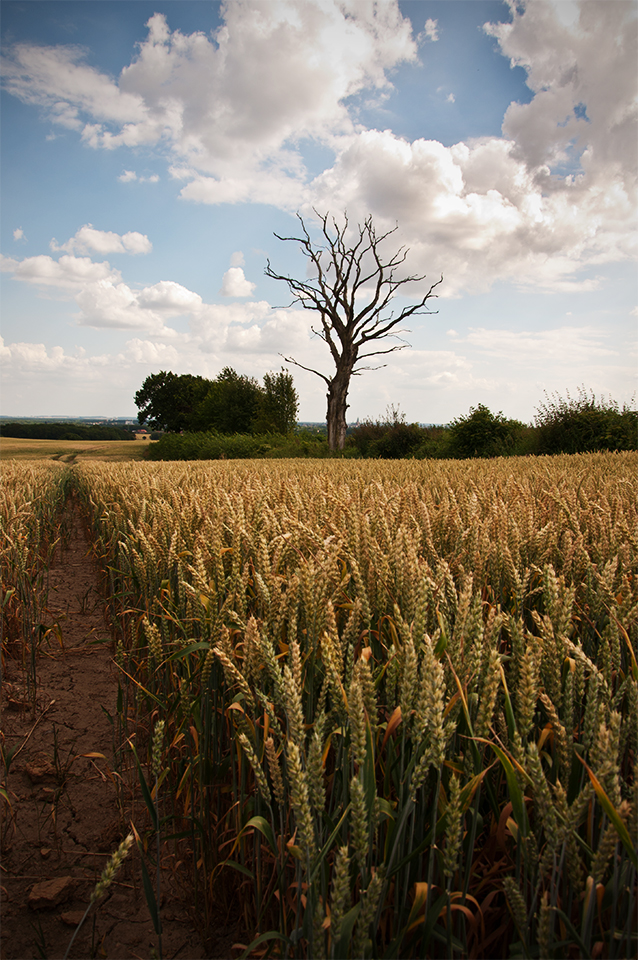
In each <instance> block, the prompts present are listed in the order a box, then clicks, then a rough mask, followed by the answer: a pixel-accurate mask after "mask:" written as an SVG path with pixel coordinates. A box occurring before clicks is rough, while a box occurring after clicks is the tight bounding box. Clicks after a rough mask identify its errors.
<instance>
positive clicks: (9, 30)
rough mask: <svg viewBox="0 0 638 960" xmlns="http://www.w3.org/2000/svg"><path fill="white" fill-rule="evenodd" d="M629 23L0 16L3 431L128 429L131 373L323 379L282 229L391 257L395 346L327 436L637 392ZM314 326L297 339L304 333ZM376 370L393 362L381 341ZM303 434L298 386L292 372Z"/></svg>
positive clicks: (364, 378)
mask: <svg viewBox="0 0 638 960" xmlns="http://www.w3.org/2000/svg"><path fill="white" fill-rule="evenodd" d="M637 10H638V7H637V6H636V4H635V3H633V2H625V0H530V2H525V0H522V2H514V0H512V2H509V0H508V2H491V0H490V2H483V0H435V2H421V0H409V2H401V0H399V2H395V0H380V2H373V0H229V2H225V3H211V2H207V0H169V2H157V3H154V2H148V0H135V2H129V0H107V2H103V0H74V2H66V0H20V2H18V0H2V3H1V14H2V20H1V28H2V91H1V97H2V103H1V107H2V113H1V124H2V155H1V172H2V178H1V193H2V195H1V200H2V221H1V224H0V249H1V250H2V256H1V259H0V269H1V279H2V318H3V319H2V339H0V359H1V363H2V368H1V369H2V394H1V401H2V406H1V413H2V414H3V415H5V416H46V415H49V416H86V417H92V416H110V417H125V416H134V415H135V414H136V412H137V409H136V407H135V403H134V395H135V391H136V390H138V389H139V388H140V386H141V384H142V382H143V381H144V379H145V378H146V377H147V376H148V375H149V374H151V373H157V372H159V371H160V370H172V371H173V372H174V373H177V374H183V373H193V374H200V375H202V376H205V377H209V378H211V379H212V378H214V377H215V376H217V374H218V373H219V372H220V371H221V370H222V369H223V368H224V367H227V366H230V367H233V368H234V369H235V370H237V371H238V372H239V373H241V374H246V375H248V376H254V377H256V378H258V379H261V378H262V377H263V375H264V373H266V372H268V371H271V370H272V371H277V370H279V369H281V367H282V365H284V360H283V359H282V356H285V357H288V358H294V360H296V361H297V363H298V364H302V365H303V366H305V367H310V368H312V369H313V370H316V371H318V372H320V373H323V374H325V375H328V376H330V375H331V373H332V371H333V367H332V365H331V364H332V361H331V358H330V355H329V353H328V349H327V347H326V345H325V343H323V342H322V341H321V340H320V339H319V338H318V337H316V336H315V335H313V332H312V329H311V327H312V323H313V317H312V315H311V312H310V311H307V310H303V309H300V307H299V306H298V305H297V306H294V305H293V306H292V307H291V306H290V294H289V291H288V288H287V286H286V285H285V284H284V283H282V282H280V281H279V282H278V281H276V280H274V279H271V278H269V277H267V276H265V274H264V270H265V267H266V265H267V262H268V260H270V262H271V264H272V267H273V269H274V270H275V271H276V272H278V273H283V274H288V275H291V276H295V277H298V278H301V279H303V278H305V277H306V276H307V273H306V271H307V267H306V260H305V258H304V257H303V255H302V253H301V251H300V249H299V245H298V244H296V243H284V242H282V241H281V240H279V239H277V237H276V236H275V234H279V235H280V236H298V235H299V229H300V224H299V221H298V220H297V216H301V217H302V219H303V221H304V222H305V224H306V226H307V228H308V231H309V233H310V235H311V237H313V238H315V239H316V238H317V237H318V234H317V226H318V221H317V215H316V214H317V212H318V213H319V214H329V216H330V217H331V218H335V220H336V221H337V222H338V223H340V224H342V223H343V217H344V214H345V213H347V217H348V222H349V224H350V225H351V228H352V229H356V225H357V223H363V221H364V220H365V218H366V217H368V216H371V217H372V218H373V222H374V224H375V228H376V230H377V232H378V233H383V232H386V231H389V230H393V229H394V228H395V227H396V230H395V232H394V233H392V234H391V235H390V236H389V237H388V238H387V239H386V240H385V241H384V245H383V248H382V251H383V252H384V253H385V255H386V257H391V256H392V255H393V254H394V253H396V251H397V250H398V249H399V248H400V247H402V246H405V248H406V249H407V251H408V252H407V259H406V265H405V270H406V276H407V275H412V276H415V275H417V276H425V279H424V280H422V281H420V282H417V283H412V284H408V285H406V286H405V287H404V288H402V289H403V291H404V296H403V297H401V298H400V299H399V300H397V304H396V305H397V306H398V307H399V308H400V307H402V306H405V305H407V304H409V303H411V302H414V300H415V299H416V298H419V297H422V296H423V294H424V293H425V291H426V290H427V289H429V287H430V285H431V284H432V283H434V282H435V281H436V280H438V279H439V278H440V277H441V276H442V277H443V282H442V283H441V284H440V285H439V286H438V287H437V288H436V292H437V294H438V296H437V299H436V300H434V299H432V300H430V301H429V302H428V305H429V306H430V307H431V310H432V311H437V312H436V313H433V314H431V315H428V316H424V315H418V316H413V317H411V318H410V321H409V323H408V324H407V329H406V331H405V332H403V333H401V340H397V341H394V342H393V344H394V345H396V346H404V348H403V349H400V350H397V351H395V352H393V353H391V354H389V355H388V356H386V357H384V358H381V359H382V360H385V366H383V367H382V368H381V369H377V370H370V371H367V372H364V373H362V375H361V376H358V377H355V378H353V380H352V384H351V389H350V394H349V410H348V420H349V422H354V421H356V420H357V419H364V418H367V417H370V418H373V419H376V418H378V417H382V416H383V415H384V412H385V411H386V409H387V408H388V407H389V406H394V407H395V408H397V407H398V408H399V409H400V411H401V412H402V413H403V414H405V416H406V417H407V419H408V420H409V421H410V422H414V421H416V422H421V423H447V422H449V421H450V420H452V419H453V418H455V417H458V416H464V415H466V414H467V413H468V411H469V409H470V407H475V406H476V405H477V404H479V403H482V404H485V405H486V406H488V407H489V408H490V409H491V410H492V411H494V412H497V411H502V412H503V413H504V414H505V415H506V416H508V417H515V418H518V419H520V420H523V421H524V422H531V421H532V420H533V418H534V416H535V413H536V411H537V408H538V406H539V404H540V403H541V402H542V401H543V399H544V397H545V395H546V394H548V395H550V396H552V395H555V394H559V395H561V396H565V395H566V392H567V391H568V392H569V393H570V394H571V395H572V396H574V395H576V394H577V391H578V389H579V387H585V388H586V389H587V390H591V391H593V392H594V393H595V394H596V395H597V396H605V397H607V396H611V397H612V398H613V399H615V400H616V401H617V402H619V403H621V404H622V403H625V402H631V398H632V396H633V395H634V393H635V391H636V385H637V379H636V374H637V371H638V362H637V358H638V350H637V347H636V331H637V320H638V310H637V302H638V301H637V296H636V294H637V271H636V209H637V207H636V178H637V173H638V162H637V160H638V158H637V144H638V138H637V135H636V115H637V112H638V110H637V102H636V101H637V96H636V95H637V74H636V62H637V54H638V51H637V49H636V48H637ZM315 322H316V321H315ZM385 345H386V346H388V345H392V343H391V342H390V341H386V342H385ZM287 368H288V369H289V370H290V372H291V373H292V374H293V376H294V380H295V385H296V387H297V390H298V392H299V396H300V410H299V415H300V419H302V420H310V421H321V420H323V419H325V412H326V397H325V391H326V386H325V383H324V381H323V380H322V379H320V378H319V377H317V376H316V375H314V374H313V373H311V372H307V371H305V370H303V369H301V367H299V366H293V365H291V364H289V365H288V367H287Z"/></svg>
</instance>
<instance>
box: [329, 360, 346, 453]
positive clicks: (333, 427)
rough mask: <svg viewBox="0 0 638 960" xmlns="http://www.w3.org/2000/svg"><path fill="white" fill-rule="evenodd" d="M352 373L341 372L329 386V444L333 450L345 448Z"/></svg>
mask: <svg viewBox="0 0 638 960" xmlns="http://www.w3.org/2000/svg"><path fill="white" fill-rule="evenodd" d="M349 386H350V375H349V374H348V373H346V372H345V371H344V372H339V373H337V375H336V376H335V377H334V378H333V380H332V381H331V383H330V386H329V388H328V413H327V415H326V422H327V424H328V446H329V447H330V449H331V450H343V448H344V446H345V443H346V429H347V423H346V410H347V409H348V404H347V398H348V387H349Z"/></svg>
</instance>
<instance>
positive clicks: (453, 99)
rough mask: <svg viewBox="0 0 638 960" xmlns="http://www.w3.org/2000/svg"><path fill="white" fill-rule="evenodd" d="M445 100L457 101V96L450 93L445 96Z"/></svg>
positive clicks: (447, 101) (448, 101) (449, 101)
mask: <svg viewBox="0 0 638 960" xmlns="http://www.w3.org/2000/svg"><path fill="white" fill-rule="evenodd" d="M445 102H446V103H456V97H455V96H454V94H453V93H448V95H447V97H446V98H445Z"/></svg>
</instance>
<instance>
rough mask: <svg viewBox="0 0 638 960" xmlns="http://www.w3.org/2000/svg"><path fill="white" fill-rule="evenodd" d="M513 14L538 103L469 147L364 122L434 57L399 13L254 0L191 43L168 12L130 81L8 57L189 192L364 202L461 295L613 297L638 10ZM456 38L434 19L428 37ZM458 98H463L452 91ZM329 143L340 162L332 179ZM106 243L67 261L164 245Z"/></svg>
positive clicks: (630, 210) (66, 117)
mask: <svg viewBox="0 0 638 960" xmlns="http://www.w3.org/2000/svg"><path fill="white" fill-rule="evenodd" d="M508 6H509V11H510V13H509V18H510V19H509V22H501V23H493V24H491V23H490V24H485V26H484V30H485V32H486V33H487V34H488V35H490V36H492V37H494V38H495V40H496V42H497V44H498V48H499V50H500V52H501V53H502V54H503V56H505V57H507V58H508V59H509V60H510V62H511V63H512V65H515V66H519V67H521V68H523V69H524V70H525V71H526V74H527V83H528V86H529V88H530V90H531V91H532V94H533V97H532V99H531V101H530V102H529V103H526V104H519V103H512V104H511V105H510V106H509V108H508V110H507V112H506V114H505V117H504V121H503V130H502V132H503V135H502V136H501V137H485V138H479V139H476V140H472V141H468V142H467V143H463V142H462V143H457V144H455V145H452V146H449V147H446V146H443V144H441V143H438V142H435V141H428V140H425V139H417V140H415V141H413V142H411V143H410V142H407V141H406V140H403V139H401V138H400V137H397V136H396V135H395V134H393V133H392V131H390V130H385V131H381V130H366V129H363V128H362V127H361V125H360V124H358V123H357V122H356V115H355V113H354V111H355V109H356V107H355V106H353V104H354V101H355V100H356V98H357V95H359V94H365V95H366V96H368V95H370V96H373V97H377V98H379V97H383V96H384V95H385V94H386V93H387V92H388V90H389V89H390V87H391V85H390V81H389V80H388V75H389V72H390V71H391V69H392V68H394V67H396V65H397V64H400V63H402V62H410V61H415V59H416V51H417V43H416V42H415V41H414V39H413V38H412V36H411V26H410V22H409V21H408V20H407V19H405V18H403V17H402V15H401V12H400V10H399V7H398V4H397V3H395V2H390V0H388V2H386V3H383V4H368V3H365V4H364V3H361V2H359V0H305V2H303V3H298V2H295V0H278V2H271V3H262V2H256V0H234V2H233V3H228V4H225V5H223V6H222V8H221V9H222V16H223V18H224V22H223V26H222V27H221V28H220V30H219V31H218V32H217V33H216V35H215V36H214V37H210V36H205V35H204V34H203V33H192V34H183V33H181V32H180V31H179V30H171V29H170V27H169V24H168V22H167V20H166V18H165V17H164V16H163V15H162V14H157V13H156V14H154V15H153V16H152V17H151V18H150V20H149V21H148V24H147V27H148V35H147V37H146V39H145V40H144V41H143V42H142V43H141V44H139V47H138V51H137V53H136V56H135V57H134V58H133V59H132V61H131V63H130V64H129V65H128V66H126V67H125V68H124V69H123V70H122V72H121V74H120V76H119V77H118V78H116V79H113V78H111V77H108V76H106V75H105V74H102V73H100V72H99V71H97V70H95V69H94V68H93V67H90V66H89V65H88V64H87V63H86V60H85V58H84V54H83V52H82V51H81V50H79V49H78V48H75V47H70V46H60V47H43V46H38V47H34V46H30V45H28V44H17V45H13V46H8V47H7V53H6V57H5V68H4V69H5V86H6V88H7V89H8V90H9V92H10V93H12V94H13V95H15V96H17V97H19V98H20V99H21V100H23V101H24V102H27V103H32V104H34V105H37V106H39V107H40V108H42V109H43V110H44V111H45V112H46V114H47V116H48V118H49V119H51V120H53V121H54V122H55V123H57V124H60V125H62V126H64V127H67V128H69V129H73V130H76V131H77V132H78V134H79V135H80V136H81V137H82V139H83V140H84V142H85V143H86V144H88V145H90V146H92V147H94V148H96V149H116V148H117V147H118V146H128V147H138V146H141V145H144V144H147V145H151V146H154V145H159V144H161V145H162V148H164V147H167V148H168V151H169V153H170V154H171V164H170V168H169V173H170V175H171V176H172V177H174V178H175V179H177V180H178V181H180V182H182V183H183V186H182V188H181V196H182V197H183V198H184V199H188V200H190V201H193V202H197V203H206V204H220V203H245V202H253V203H267V204H271V205H274V206H276V207H279V208H282V209H285V210H290V211H294V210H296V209H301V210H304V211H306V212H307V213H308V214H309V215H311V212H312V207H313V206H315V207H317V209H320V210H330V211H339V210H345V209H347V210H348V212H349V214H350V218H351V220H355V219H359V220H362V219H363V218H364V217H365V216H366V215H367V214H369V213H372V214H373V216H374V217H375V220H376V221H378V223H379V225H380V226H381V227H386V226H392V225H393V224H394V223H395V221H396V220H398V221H399V223H400V226H401V234H400V241H401V242H405V243H407V244H408V245H409V246H410V247H411V258H412V260H411V265H413V266H414V268H415V269H416V270H419V271H420V272H422V273H423V272H425V273H428V275H429V278H432V279H436V277H437V276H438V275H439V274H440V273H441V272H443V274H444V276H445V284H444V287H443V288H442V289H441V294H442V295H443V296H446V295H447V296H449V295H455V294H457V293H459V292H461V291H463V290H472V291H477V290H486V289H488V288H489V287H490V285H491V284H493V283H494V282H495V281H497V280H510V281H514V282H516V283H518V284H521V285H533V286H535V287H541V288H543V289H547V290H563V291H569V290H574V291H576V290H586V289H593V288H594V287H595V285H596V283H597V280H596V277H595V275H594V276H592V275H591V273H592V268H594V271H593V272H594V274H595V268H596V266H597V265H603V264H606V263H609V262H612V261H620V260H624V259H627V258H629V257H631V256H633V255H634V253H635V243H634V236H635V230H634V228H635V208H636V199H637V197H636V170H637V169H638V164H637V162H636V159H637V158H636V116H637V107H636V80H635V63H636V54H637V50H636V29H635V11H634V9H633V7H632V6H631V5H630V4H627V3H622V2H616V3H613V4H610V3H594V2H575V3H572V4H566V3H564V2H562V0H561V2H558V0H557V2H550V0H537V2H533V3H531V2H520V3H519V2H514V0H508ZM567 8H569V9H567ZM437 39H438V26H437V22H436V21H435V20H432V19H428V20H427V21H426V24H425V27H424V30H423V32H422V33H421V34H419V37H417V41H419V42H424V41H425V40H427V41H430V42H432V41H435V40H437ZM446 96H447V100H448V101H449V102H450V103H453V102H454V94H452V93H450V92H449V88H446V89H445V91H443V97H444V98H445V97H446ZM309 139H312V140H313V141H315V142H319V143H321V144H322V145H323V146H327V147H329V148H330V149H331V150H332V151H333V153H334V162H332V163H331V165H330V166H329V167H328V168H327V169H325V170H324V172H323V173H322V174H321V175H320V176H318V177H316V178H315V179H313V180H309V177H308V174H307V171H306V168H305V165H304V160H303V146H304V142H305V141H307V140H309ZM135 178H137V179H139V180H142V179H143V178H141V177H140V178H138V177H137V174H136V173H135V171H130V170H125V171H124V172H123V174H122V175H121V176H120V179H121V180H123V181H124V182H129V181H130V182H132V181H133V179H135ZM147 179H149V180H152V179H153V177H149V178H147ZM89 230H93V228H91V227H90V225H86V226H85V227H83V228H82V230H81V231H78V234H76V237H75V238H72V239H71V240H70V241H68V242H67V244H64V245H63V246H62V247H61V248H59V249H65V250H66V251H67V252H69V253H70V252H73V253H81V252H86V251H87V250H89V249H90V250H95V251H97V252H100V253H105V254H106V253H111V252H115V251H116V249H117V251H118V252H122V250H128V251H129V252H144V250H143V242H144V241H146V242H148V241H147V238H143V239H138V240H137V241H136V242H137V246H135V242H134V241H133V240H132V239H131V240H130V243H129V247H127V246H126V238H127V237H129V238H132V237H133V236H136V237H138V238H139V237H140V235H133V234H125V235H124V236H122V237H119V235H117V234H110V233H104V232H102V231H94V232H93V234H89V233H88V232H87V231H89ZM82 231H84V234H83V235H82V236H80V234H81V233H82ZM96 235H99V236H96ZM92 243H93V245H91V244H92ZM242 266H243V264H241V263H232V264H231V269H230V270H229V272H228V274H227V275H226V277H225V279H224V287H223V288H222V289H223V290H224V295H225V296H226V295H228V296H248V295H250V293H251V290H249V289H248V288H249V282H248V281H246V279H245V277H243V274H241V275H240V274H239V273H235V274H233V273H232V272H231V271H233V270H241V268H242ZM584 268H588V270H589V274H590V275H588V276H587V278H586V279H584V278H583V270H584ZM233 290H234V291H235V292H233V293H230V292H228V291H233ZM238 291H241V292H238Z"/></svg>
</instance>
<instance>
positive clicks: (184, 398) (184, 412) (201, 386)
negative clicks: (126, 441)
mask: <svg viewBox="0 0 638 960" xmlns="http://www.w3.org/2000/svg"><path fill="white" fill-rule="evenodd" d="M209 386H210V381H209V380H205V379H204V377H196V376H193V375H192V374H190V373H186V374H183V375H182V376H178V375H177V374H175V373H171V372H170V370H169V371H166V370H160V372H159V373H152V374H151V375H150V376H148V377H147V378H146V380H145V381H144V383H143V384H142V386H141V389H139V390H138V391H137V393H136V394H135V404H136V406H137V407H138V408H139V412H138V414H137V419H138V421H139V423H140V424H147V425H148V426H149V427H151V429H153V430H169V431H171V432H174V433H179V432H180V430H189V429H192V418H193V413H194V411H195V408H196V407H197V406H198V404H199V403H201V401H202V400H203V398H204V397H205V396H206V393H207V391H208V388H209Z"/></svg>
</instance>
